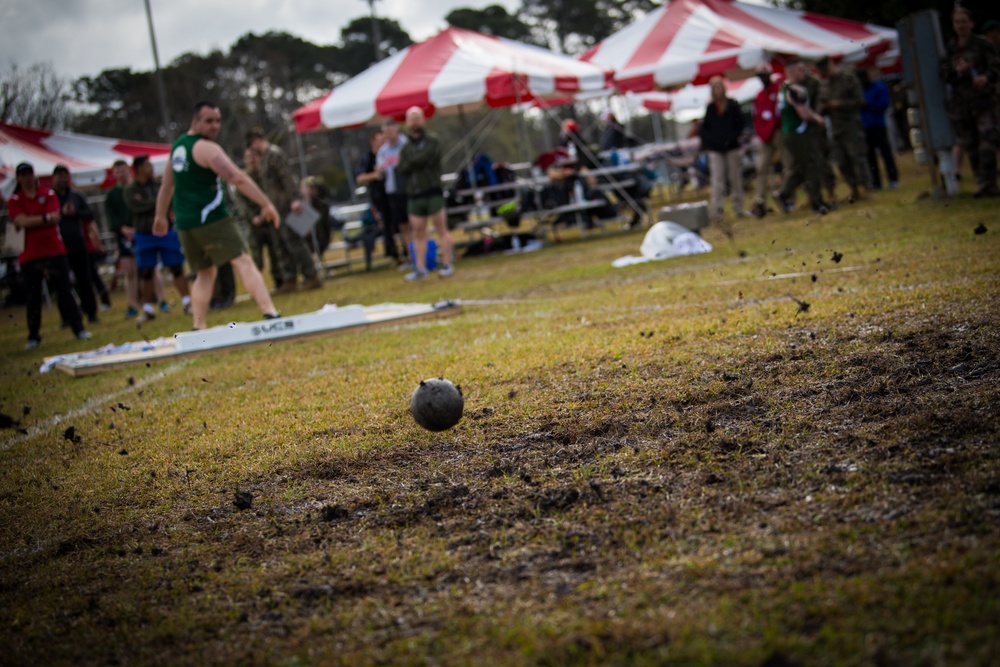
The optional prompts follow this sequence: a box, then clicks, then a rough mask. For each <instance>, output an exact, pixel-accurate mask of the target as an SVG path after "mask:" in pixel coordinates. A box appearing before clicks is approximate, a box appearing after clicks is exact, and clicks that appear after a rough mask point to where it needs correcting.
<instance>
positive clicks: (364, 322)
mask: <svg viewBox="0 0 1000 667" xmlns="http://www.w3.org/2000/svg"><path fill="white" fill-rule="evenodd" d="M461 310H462V307H461V306H459V305H456V304H454V303H453V302H450V301H446V302H442V303H436V304H424V303H383V304H378V305H374V306H360V305H351V306H343V307H336V306H327V307H324V308H323V309H321V310H317V311H315V312H312V313H303V314H301V315H290V316H288V317H279V318H278V319H274V320H261V321H257V322H232V323H230V324H227V325H222V326H218V327H213V328H211V329H205V330H204V331H185V332H182V333H176V334H174V335H173V337H172V338H162V339H159V340H155V341H139V342H136V343H126V344H125V345H117V346H108V347H106V348H101V349H99V350H92V351H89V352H79V353H75V354H68V355H62V356H56V357H48V358H46V359H45V365H43V367H42V368H43V370H47V369H48V368H58V369H59V370H61V371H63V372H64V373H67V374H69V375H71V376H73V377H81V376H84V375H92V374H94V373H100V372H101V371H106V370H110V369H113V368H118V367H120V366H124V365H127V364H136V363H147V364H148V363H152V362H159V361H165V360H170V359H177V358H182V357H188V356H193V355H198V354H206V353H210V352H219V351H221V350H226V349H231V348H237V347H247V346H250V345H262V344H266V343H273V342H275V341H284V340H304V339H308V338H314V337H318V336H325V335H328V334H331V333H338V332H345V331H356V330H358V329H367V328H370V327H376V326H388V325H392V324H402V323H405V322H412V321H416V320H422V319H428V318H437V317H448V316H451V315H456V314H458V313H459V312H461Z"/></svg>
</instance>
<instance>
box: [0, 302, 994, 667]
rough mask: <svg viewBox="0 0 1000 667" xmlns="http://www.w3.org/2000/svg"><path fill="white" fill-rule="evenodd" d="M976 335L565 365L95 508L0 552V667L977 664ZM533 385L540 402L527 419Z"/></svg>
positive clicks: (989, 537) (984, 440)
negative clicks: (140, 498)
mask: <svg viewBox="0 0 1000 667" xmlns="http://www.w3.org/2000/svg"><path fill="white" fill-rule="evenodd" d="M997 325H998V317H997V316H996V314H995V312H991V310H990V309H988V308H982V309H973V314H971V315H970V314H968V313H965V314H962V315H958V314H949V313H948V312H947V310H946V309H945V310H942V311H941V312H939V313H937V314H935V315H934V316H932V317H927V316H925V315H922V314H921V313H919V312H912V311H911V312H905V311H896V312H893V313H887V314H884V315H883V316H882V318H881V320H879V321H876V322H869V323H867V324H866V325H865V326H863V327H862V326H860V325H859V326H857V327H852V326H846V327H842V328H840V329H837V330H834V331H832V332H830V333H829V335H827V336H823V337H820V338H819V339H816V338H814V337H813V338H811V337H809V336H808V335H802V336H799V335H794V336H791V337H790V339H789V340H788V341H786V343H785V344H779V345H773V346H769V347H768V348H767V349H759V348H756V347H755V346H754V344H753V343H752V342H747V341H743V342H741V341H740V340H737V339H731V340H728V341H726V342H724V343H718V344H716V345H714V346H711V347H708V348H707V352H706V356H705V358H704V363H700V364H693V365H688V366H682V365H679V364H677V363H676V362H671V361H669V357H666V356H663V355H658V354H642V353H635V354H633V355H630V356H628V355H627V356H626V357H624V358H620V359H615V358H608V357H606V356H600V355H597V356H594V357H591V358H581V359H577V360H575V361H574V362H572V363H562V364H554V365H552V366H551V367H548V368H545V369H539V370H544V371H545V372H546V376H545V377H544V378H542V377H541V376H540V375H538V374H536V373H535V372H525V373H524V375H523V376H520V377H513V378H510V379H509V383H510V385H511V386H512V387H516V388H512V389H510V390H509V391H508V392H507V393H506V394H503V393H502V392H501V393H500V394H497V395H498V396H499V398H495V399H491V400H490V401H487V402H484V403H481V404H479V405H475V406H471V408H470V410H469V411H468V412H467V414H466V418H465V420H464V421H463V422H462V424H460V426H459V427H458V428H457V429H455V430H453V431H451V432H448V433H445V434H442V435H433V436H426V437H419V438H414V439H413V440H412V441H410V442H405V441H401V442H399V444H398V446H395V447H392V448H376V449H371V450H367V451H364V452H362V453H356V454H353V455H346V456H345V455H335V454H328V455H318V456H314V457H312V458H310V459H308V460H305V461H288V462H287V465H284V466H281V467H280V468H279V469H277V470H275V471H273V474H268V475H266V476H256V477H252V478H248V479H246V480H244V481H243V482H242V483H241V484H240V485H239V488H219V489H216V490H214V491H213V492H211V493H210V494H209V497H210V498H211V500H210V502H201V503H197V502H192V503H188V504H185V502H184V499H183V498H178V499H177V503H176V506H177V507H178V508H179V509H177V513H176V514H170V513H166V514H165V515H164V516H163V517H162V520H160V521H155V522H151V523H142V524H138V523H137V524H134V525H119V524H117V523H116V522H115V521H112V520H110V519H109V520H105V519H104V518H103V517H104V516H105V515H106V514H107V513H104V514H102V513H100V512H97V513H95V515H94V520H93V525H94V526H95V528H94V530H93V531H88V532H84V533H80V534H77V535H75V536H72V537H69V538H66V539H63V540H61V541H59V542H57V543H53V544H46V545H39V547H38V548H37V549H36V550H34V551H33V552H30V553H28V552H23V553H21V552H18V553H10V552H8V553H7V554H5V561H6V562H7V563H8V567H6V568H5V571H4V574H3V575H2V576H0V601H3V610H2V611H0V616H2V617H3V620H4V627H5V630H4V634H5V636H6V641H5V643H6V644H7V649H6V650H7V656H8V659H10V660H11V661H12V662H11V664H14V663H20V664H30V663H36V662H37V661H38V660H41V662H45V663H51V664H54V663H58V662H66V663H68V662H83V663H89V664H95V663H102V664H141V663H155V664H172V663H173V664H311V663H338V664H350V665H358V664H383V663H393V664H451V665H462V664H472V663H480V664H481V663H482V661H483V660H485V657H484V656H489V658H488V661H489V662H493V663H508V664H537V665H562V664H593V665H604V664H637V665H643V664H649V665H653V664H677V665H682V664H701V663H710V664H727V665H796V664H798V665H814V664H845V663H850V664H874V665H955V664H968V665H986V664H990V663H992V662H995V660H996V658H997V656H998V651H1000V641H998V639H997V637H998V633H997V630H998V628H997V619H998V618H1000V614H998V613H997V612H998V608H997V605H998V602H997V601H998V600H1000V575H998V573H997V570H996V560H995V559H996V554H997V553H998V547H1000V529H998V526H1000V521H998V519H1000V462H998V456H1000V453H998V451H997V448H996V443H997V425H998V420H997V416H996V406H997V405H1000V401H998V396H997V393H998V386H1000V354H998V352H1000V341H998V331H1000V328H998V326H997ZM643 338H645V334H644V335H643ZM636 374H640V376H641V378H642V380H641V381H636V380H635V375H636ZM539 382H543V383H544V384H545V385H546V386H548V387H553V386H556V387H558V388H559V390H558V392H555V393H554V394H550V395H549V398H551V400H549V401H547V402H540V403H538V404H532V403H531V402H532V401H533V400H534V399H533V398H532V396H533V392H532V389H531V388H532V387H533V386H535V385H537V384H538V383H539ZM595 387H601V388H602V389H599V390H595ZM519 402H523V403H528V404H529V406H530V407H531V410H530V412H531V413H532V414H533V415H534V416H533V417H532V418H531V419H530V420H523V419H521V418H520V417H516V418H513V419H512V417H511V413H512V408H511V406H516V405H517V404H518V403H519ZM513 412H514V413H516V414H518V415H519V414H521V413H517V411H516V409H513ZM343 436H344V433H342V432H339V431H337V430H336V429H334V430H329V431H326V430H318V431H316V432H314V433H313V435H312V437H313V438H315V439H318V440H320V441H323V440H324V439H325V440H329V442H330V444H331V451H336V448H335V447H333V445H334V444H335V441H336V440H337V439H338V438H341V437H343ZM185 505H186V506H185ZM91 568H93V569H94V572H95V573H99V576H88V575H87V574H86V573H87V571H88V570H89V569H91ZM53 590H56V591H62V593H61V594H60V596H59V597H58V600H59V602H58V603H54V602H53V597H52V591H53ZM429 656H433V659H431V658H430V657H429Z"/></svg>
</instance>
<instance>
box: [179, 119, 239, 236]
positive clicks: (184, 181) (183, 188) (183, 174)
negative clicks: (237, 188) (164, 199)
mask: <svg viewBox="0 0 1000 667" xmlns="http://www.w3.org/2000/svg"><path fill="white" fill-rule="evenodd" d="M202 138H203V137H202V136H201V135H200V134H185V135H183V136H181V138H180V139H178V140H177V141H175V142H174V145H173V148H171V149H170V168H171V169H173V171H174V224H175V225H176V226H177V229H193V228H195V227H201V226H202V225H207V224H210V223H213V222H216V221H218V220H222V219H223V218H227V217H229V211H228V210H227V209H226V200H225V197H224V196H223V192H224V190H223V185H222V179H221V178H219V176H218V175H217V174H216V173H215V172H214V171H212V170H211V169H206V168H205V167H202V166H199V165H198V164H197V163H196V162H195V161H194V157H193V152H192V151H193V148H194V144H195V142H196V141H198V140H199V139H202Z"/></svg>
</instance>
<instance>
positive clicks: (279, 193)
mask: <svg viewBox="0 0 1000 667" xmlns="http://www.w3.org/2000/svg"><path fill="white" fill-rule="evenodd" d="M246 136H247V147H248V148H249V149H250V150H252V151H253V152H255V153H256V154H257V157H258V158H260V166H259V168H258V169H259V171H258V178H259V180H260V189H261V190H263V191H264V193H265V194H266V195H267V197H268V199H270V200H271V201H272V202H273V203H274V205H275V206H276V207H277V208H278V212H279V213H280V214H281V220H282V222H284V221H285V219H286V218H287V217H288V214H289V213H299V212H300V211H301V210H302V202H301V201H300V199H299V188H298V185H296V183H295V177H294V176H293V175H292V168H291V166H290V165H289V164H288V158H286V157H285V152H284V151H283V150H281V149H280V148H278V147H277V146H274V145H273V144H271V142H270V141H268V140H267V138H266V137H265V136H264V130H262V129H261V128H259V127H256V128H254V129H252V130H250V131H249V132H247V135H246ZM278 235H279V236H280V238H281V241H282V243H284V244H285V251H286V252H287V253H288V256H289V257H290V258H291V261H292V266H293V267H294V268H293V275H294V276H295V277H293V278H292V279H291V280H289V279H288V275H287V274H286V275H285V280H284V281H283V282H282V285H281V288H280V289H277V290H275V293H276V294H283V293H286V292H294V291H295V290H296V289H297V288H298V286H297V285H296V281H297V278H298V274H299V273H301V274H302V286H301V288H302V289H303V290H315V289H319V288H321V287H322V286H323V283H322V281H321V280H320V277H319V272H318V271H317V270H316V262H315V261H314V260H313V257H312V255H311V254H310V253H309V247H308V246H307V245H306V242H305V239H303V238H302V237H301V236H299V234H298V232H296V231H295V230H294V229H292V228H291V227H289V226H288V225H286V224H282V225H281V226H280V227H278Z"/></svg>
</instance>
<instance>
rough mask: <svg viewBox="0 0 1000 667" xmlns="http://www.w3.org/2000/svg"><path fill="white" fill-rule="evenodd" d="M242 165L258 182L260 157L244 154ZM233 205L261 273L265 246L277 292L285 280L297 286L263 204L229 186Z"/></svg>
mask: <svg viewBox="0 0 1000 667" xmlns="http://www.w3.org/2000/svg"><path fill="white" fill-rule="evenodd" d="M243 166H244V168H245V170H246V172H247V176H249V177H250V179H251V180H252V181H253V182H254V183H257V179H258V177H259V168H260V158H259V157H257V153H255V152H254V151H252V150H250V149H249V148H248V149H246V150H245V151H244V152H243ZM230 192H231V193H232V196H233V203H234V204H235V206H236V214H237V218H238V219H239V220H241V221H242V222H243V225H244V229H246V232H247V233H246V237H247V245H249V246H250V257H252V258H253V263H254V264H255V265H256V266H257V270H258V271H263V270H264V247H265V246H266V247H267V255H268V259H269V260H270V264H271V281H272V282H273V283H274V288H275V290H276V291H277V290H280V289H281V286H282V285H283V284H284V283H285V281H286V280H290V281H292V283H293V284H294V283H295V267H294V265H293V264H292V261H291V259H290V258H289V257H288V256H287V255H286V253H285V245H284V244H283V243H282V242H281V239H280V238H279V237H278V230H276V229H275V228H274V225H271V224H268V223H267V221H266V220H264V217H263V216H262V215H261V210H260V205H258V204H257V203H256V202H255V201H253V200H252V199H250V198H249V197H247V196H246V195H244V194H243V193H242V192H240V191H239V190H238V189H237V188H236V187H232V186H230Z"/></svg>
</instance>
